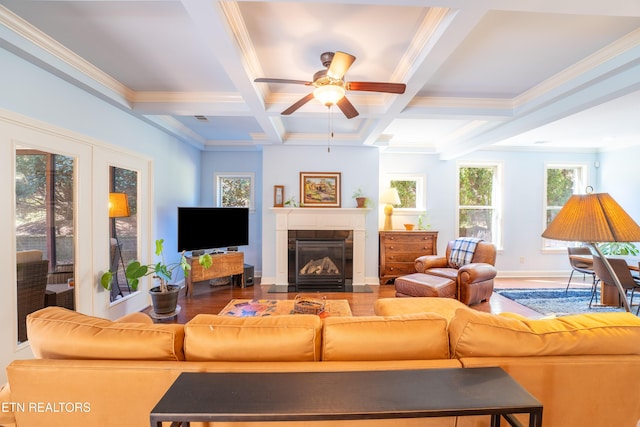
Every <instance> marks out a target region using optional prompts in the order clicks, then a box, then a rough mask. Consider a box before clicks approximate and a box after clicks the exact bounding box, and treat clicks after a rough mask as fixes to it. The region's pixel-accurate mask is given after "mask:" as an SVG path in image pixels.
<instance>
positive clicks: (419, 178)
mask: <svg viewBox="0 0 640 427" xmlns="http://www.w3.org/2000/svg"><path fill="white" fill-rule="evenodd" d="M387 187H392V188H395V189H396V190H398V195H399V196H400V204H399V205H396V206H395V209H396V211H400V212H402V211H403V210H404V211H425V210H426V209H427V203H426V196H425V177H424V175H416V174H389V175H386V176H385V182H384V184H383V188H387Z"/></svg>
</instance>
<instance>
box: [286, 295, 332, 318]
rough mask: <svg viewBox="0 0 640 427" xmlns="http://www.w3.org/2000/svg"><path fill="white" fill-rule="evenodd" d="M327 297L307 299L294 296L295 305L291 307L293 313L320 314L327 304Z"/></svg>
mask: <svg viewBox="0 0 640 427" xmlns="http://www.w3.org/2000/svg"><path fill="white" fill-rule="evenodd" d="M326 300H327V297H322V299H319V298H309V297H303V296H301V295H296V299H295V303H294V305H293V312H294V313H300V314H320V313H322V312H323V311H324V308H325V305H326V303H327V301H326Z"/></svg>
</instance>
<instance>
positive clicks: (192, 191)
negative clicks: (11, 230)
mask: <svg viewBox="0 0 640 427" xmlns="http://www.w3.org/2000/svg"><path fill="white" fill-rule="evenodd" d="M0 64H2V78H1V79H0V94H2V96H0V108H3V109H6V110H10V111H13V112H16V113H19V114H22V115H24V116H27V117H29V118H33V119H36V120H39V121H42V122H46V123H49V124H52V125H54V126H58V127H61V128H64V129H68V130H71V131H74V132H78V133H80V134H83V135H86V136H88V137H90V138H93V139H96V140H98V141H100V142H102V143H104V144H107V145H112V146H119V147H124V148H126V149H128V150H132V151H135V152H138V153H141V154H142V155H144V156H146V157H148V158H150V159H151V160H152V161H153V188H152V190H153V194H152V196H153V200H154V206H153V208H152V216H153V219H154V229H153V238H154V239H155V238H164V239H165V240H166V243H165V247H166V248H167V249H168V250H169V251H168V255H169V254H170V253H171V252H170V251H171V250H172V249H173V248H176V247H177V241H176V206H178V205H187V204H197V203H198V202H199V201H198V197H199V194H200V152H199V150H197V149H196V148H194V147H192V146H189V145H186V144H184V143H182V142H180V141H178V140H177V139H175V138H173V137H171V136H169V135H167V134H166V133H165V132H162V131H160V130H159V129H157V128H155V127H153V126H151V125H150V124H147V123H145V122H143V121H141V120H140V119H138V118H136V117H133V116H132V115H131V114H129V113H126V112H124V111H122V110H120V109H119V108H116V107H114V106H113V105H111V104H109V103H107V102H104V101H102V100H101V99H98V98H96V97H95V96H93V95H91V94H89V93H87V92H85V91H82V90H80V89H78V88H76V87H75V86H73V85H71V84H69V83H67V82H65V81H64V80H62V79H60V78H58V77H57V76H55V75H53V74H50V73H48V72H46V71H44V70H42V69H40V68H37V67H35V66H33V65H32V64H30V63H28V62H26V61H24V60H23V59H21V58H19V57H17V56H16V55H14V54H12V53H11V52H8V51H6V50H4V49H0ZM148 190H149V189H147V191H148ZM7 208H9V207H8V206H7V205H5V206H3V207H2V209H7ZM176 255H177V252H176ZM169 256H171V255H169Z"/></svg>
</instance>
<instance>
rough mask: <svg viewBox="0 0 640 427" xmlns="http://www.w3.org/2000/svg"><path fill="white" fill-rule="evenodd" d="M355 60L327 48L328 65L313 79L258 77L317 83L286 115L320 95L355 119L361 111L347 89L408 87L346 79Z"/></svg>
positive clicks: (325, 102)
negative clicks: (352, 100) (352, 101)
mask: <svg viewBox="0 0 640 427" xmlns="http://www.w3.org/2000/svg"><path fill="white" fill-rule="evenodd" d="M355 60H356V57H355V56H353V55H350V54H348V53H344V52H335V53H334V52H324V53H323V54H322V55H320V61H321V62H322V65H323V66H324V67H325V68H326V69H324V70H320V71H318V72H317V73H315V74H314V75H313V81H306V80H289V79H271V78H259V79H255V80H254V81H255V82H258V83H291V84H301V85H305V86H313V87H315V89H314V90H313V92H311V93H310V94H308V95H307V96H305V97H304V98H302V99H300V100H299V101H298V102H296V103H295V104H293V105H292V106H290V107H289V108H287V109H286V110H284V111H283V112H282V114H283V115H285V116H287V115H289V114H291V113H293V112H294V111H296V110H297V109H298V108H300V107H302V106H303V105H304V104H306V103H307V102H309V101H311V100H312V99H313V98H316V99H317V100H318V101H320V102H321V103H322V104H323V105H326V106H327V107H331V106H332V105H337V106H338V108H340V110H341V111H342V112H343V113H344V115H345V116H346V117H347V118H348V119H352V118H354V117H356V116H357V115H358V114H359V113H358V111H357V110H356V108H355V107H354V106H353V104H351V102H350V101H349V100H348V99H347V97H346V96H345V92H346V91H347V90H353V91H367V92H385V93H398V94H401V93H404V91H405V88H406V85H405V84H404V83H379V82H345V81H344V75H345V73H346V72H347V70H348V69H349V67H351V64H353V61H355Z"/></svg>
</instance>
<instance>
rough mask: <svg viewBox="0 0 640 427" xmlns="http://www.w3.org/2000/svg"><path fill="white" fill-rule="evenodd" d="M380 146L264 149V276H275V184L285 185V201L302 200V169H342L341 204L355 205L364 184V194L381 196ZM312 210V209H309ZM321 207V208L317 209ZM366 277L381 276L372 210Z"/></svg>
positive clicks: (303, 170) (329, 170)
mask: <svg viewBox="0 0 640 427" xmlns="http://www.w3.org/2000/svg"><path fill="white" fill-rule="evenodd" d="M378 169H379V159H378V149H377V148H372V147H331V152H327V147H326V146H309V147H304V146H282V145H279V146H265V147H264V148H263V182H262V193H263V194H264V197H265V200H264V204H263V209H262V218H263V230H262V236H263V241H262V269H263V274H262V275H263V276H265V277H274V276H275V256H274V250H275V216H274V214H273V212H272V211H271V209H270V208H272V207H273V186H274V185H284V191H285V200H287V199H289V198H291V197H295V199H296V201H297V202H299V201H300V172H340V173H341V178H342V180H341V181H342V198H341V199H342V200H341V206H342V207H354V208H355V207H356V203H355V200H354V199H353V198H352V195H353V192H354V191H355V190H356V189H357V188H358V187H362V190H363V192H364V194H365V195H367V196H368V197H371V198H374V199H376V200H377V198H378V184H379V183H378V176H379V171H378ZM308 209H313V208H308ZM317 209H320V208H317ZM366 230H367V232H366V238H365V250H366V255H365V257H366V260H367V261H366V264H365V277H374V278H375V277H377V276H378V265H377V259H378V211H377V209H372V210H371V212H369V214H368V215H367V219H366Z"/></svg>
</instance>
